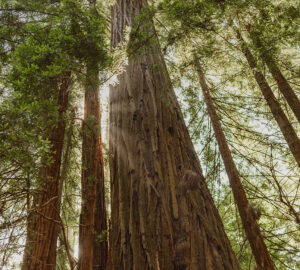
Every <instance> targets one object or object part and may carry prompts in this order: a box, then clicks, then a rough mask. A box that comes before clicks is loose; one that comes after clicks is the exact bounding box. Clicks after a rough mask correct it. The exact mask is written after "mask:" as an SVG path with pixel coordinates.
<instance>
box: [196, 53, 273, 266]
mask: <svg viewBox="0 0 300 270" xmlns="http://www.w3.org/2000/svg"><path fill="white" fill-rule="evenodd" d="M195 66H196V69H197V72H198V76H199V81H200V84H201V88H202V92H203V96H204V101H205V104H206V107H207V110H208V114H209V117H210V119H211V123H212V125H213V129H214V133H215V136H216V140H217V142H218V146H219V150H220V153H221V156H222V159H223V162H224V165H225V169H226V172H227V175H228V178H229V181H230V186H231V188H232V192H233V196H234V200H235V202H236V204H237V207H238V210H239V214H240V216H241V219H242V223H243V227H244V229H245V232H246V235H247V238H248V241H249V243H250V246H251V249H252V253H253V255H254V257H255V261H256V265H257V266H258V268H259V269H261V270H263V269H266V270H267V269H270V270H273V269H275V268H274V264H273V261H272V260H271V257H270V254H269V252H268V249H267V247H266V245H265V243H264V240H263V236H262V234H261V232H260V229H259V226H258V224H257V222H256V219H255V213H254V211H253V208H252V206H251V204H250V203H249V202H248V199H247V196H246V193H245V190H244V187H243V184H242V182H241V179H240V175H239V172H238V170H237V168H236V166H235V163H234V161H233V158H232V156H231V152H230V149H229V146H228V144H227V141H226V138H225V135H224V133H223V129H222V126H221V123H220V120H219V117H218V115H217V112H216V109H215V106H214V101H213V99H212V97H211V95H210V89H209V87H208V85H207V83H206V80H205V76H204V74H203V72H202V70H201V66H200V63H199V60H198V59H197V58H195Z"/></svg>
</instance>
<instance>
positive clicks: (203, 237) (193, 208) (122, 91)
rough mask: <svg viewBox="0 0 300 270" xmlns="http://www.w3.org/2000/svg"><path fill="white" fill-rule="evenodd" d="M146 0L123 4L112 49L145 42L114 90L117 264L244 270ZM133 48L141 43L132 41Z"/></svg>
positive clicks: (116, 13)
mask: <svg viewBox="0 0 300 270" xmlns="http://www.w3.org/2000/svg"><path fill="white" fill-rule="evenodd" d="M145 6H146V1H144V0H135V1H129V0H117V1H116V4H115V5H114V7H113V13H112V42H113V45H114V46H117V45H118V43H119V42H120V41H122V40H123V31H124V29H125V27H126V26H128V25H129V26H130V25H131V26H133V32H132V35H131V36H132V37H133V36H142V35H147V37H146V38H145V39H144V40H143V41H142V42H140V44H143V45H144V46H145V47H143V48H140V49H141V53H140V54H135V55H134V56H130V57H129V59H128V64H127V66H126V67H125V70H124V71H123V73H122V74H120V75H119V76H118V79H119V83H118V85H115V86H111V89H110V168H111V203H112V214H111V220H112V228H111V243H110V244H111V247H112V249H111V250H112V262H113V268H114V269H115V270H121V269H126V270H129V269H130V270H139V269H143V270H147V269H161V270H172V269H178V270H179V269H182V270H183V269H199V266H201V269H204V270H205V269H211V270H212V269H220V270H221V269H231V270H232V269H240V267H239V265H238V262H237V260H236V257H235V255H234V253H233V251H232V248H231V246H230V243H229V241H228V239H227V236H226V234H225V231H224V227H223V224H222V221H221V218H220V216H219V214H218V211H217V209H216V207H215V206H214V202H213V200H212V197H211V195H210V193H209V190H208V189H207V186H206V183H205V179H204V178H203V176H202V170H201V167H200V163H199V160H198V157H197V155H196V153H195V151H194V148H193V144H192V142H191V139H190V137H189V135H188V132H187V128H186V126H185V123H184V119H183V116H182V114H181V111H180V107H179V104H178V102H177V100H176V96H175V93H174V90H173V88H172V86H171V82H170V78H169V75H168V72H167V69H166V66H165V63H164V60H163V58H162V55H161V53H160V47H159V44H158V40H157V37H156V34H155V30H154V28H153V25H152V21H151V19H149V18H146V17H147V16H146V17H145V18H142V19H141V20H140V21H139V22H137V23H135V24H134V23H133V20H134V18H135V17H136V15H137V14H139V13H140V11H141V9H142V8H143V7H145ZM132 41H133V43H134V42H136V41H137V40H132Z"/></svg>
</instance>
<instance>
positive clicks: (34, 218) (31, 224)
mask: <svg viewBox="0 0 300 270" xmlns="http://www.w3.org/2000/svg"><path fill="white" fill-rule="evenodd" d="M70 84H71V74H70V72H68V73H66V74H65V76H64V77H63V78H62V79H61V84H60V89H59V95H58V101H57V104H58V108H59V116H58V123H57V127H55V128H53V130H52V132H51V135H50V137H49V140H50V143H51V145H52V148H51V158H52V160H53V163H51V165H49V166H47V167H45V168H44V169H43V170H42V172H41V179H42V183H41V185H42V186H41V189H40V190H38V191H37V192H36V194H35V195H34V198H33V203H32V206H31V212H30V213H29V217H28V227H27V238H26V245H25V251H24V259H23V265H22V270H33V269H39V270H44V269H45V270H52V269H55V265H56V245H57V233H56V232H57V229H58V228H57V227H58V226H60V220H59V206H60V195H59V179H60V177H59V173H60V165H61V156H62V149H63V140H64V134H65V125H66V122H65V119H64V113H65V112H66V111H67V107H68V96H69V87H70Z"/></svg>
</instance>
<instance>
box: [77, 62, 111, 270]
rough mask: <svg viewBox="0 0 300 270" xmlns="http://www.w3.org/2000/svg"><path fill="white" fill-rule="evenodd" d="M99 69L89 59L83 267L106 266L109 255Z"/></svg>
mask: <svg viewBox="0 0 300 270" xmlns="http://www.w3.org/2000/svg"><path fill="white" fill-rule="evenodd" d="M98 70H99V69H98V64H97V62H96V61H90V62H89V63H88V65H87V79H86V89H85V100H84V122H83V141H82V205H81V214H80V227H79V262H78V269H80V270H91V269H105V267H106V259H107V258H106V257H107V242H106V239H105V237H102V238H101V234H103V233H104V234H105V231H106V230H107V227H106V210H105V202H104V199H105V197H104V174H103V157H102V142H101V133H100V125H101V122H100V119H101V118H100V100H99V78H98V76H99V71H98ZM95 256H99V257H98V258H96V257H95ZM95 264H97V265H95ZM93 265H94V266H93Z"/></svg>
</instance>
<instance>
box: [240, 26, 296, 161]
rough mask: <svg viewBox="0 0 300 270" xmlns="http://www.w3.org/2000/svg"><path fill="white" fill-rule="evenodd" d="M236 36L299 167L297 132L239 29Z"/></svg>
mask: <svg viewBox="0 0 300 270" xmlns="http://www.w3.org/2000/svg"><path fill="white" fill-rule="evenodd" d="M237 38H238V39H239V40H240V41H241V50H242V52H243V54H244V55H245V58H246V59H247V62H248V64H249V67H250V68H251V70H252V73H253V75H254V78H255V80H256V82H257V84H258V86H259V89H260V90H261V93H262V94H263V96H264V98H265V100H266V102H267V104H268V106H269V108H270V111H271V112H272V115H273V117H274V119H275V120H276V122H277V124H278V126H279V128H280V130H281V132H282V134H283V136H284V138H285V140H286V142H287V144H288V146H289V148H290V150H291V152H292V154H293V156H294V158H295V160H296V162H297V164H298V166H299V167H300V139H299V138H298V136H297V133H296V132H295V130H294V128H293V126H292V125H291V123H290V121H289V119H288V118H287V116H286V115H285V113H284V111H283V110H282V108H281V106H280V103H279V102H278V100H277V99H276V97H275V95H274V93H273V91H272V89H271V87H270V86H269V84H268V82H267V80H266V78H265V76H264V75H263V73H262V72H261V71H259V67H258V65H257V62H256V59H255V57H254V56H253V54H252V53H251V51H250V49H249V48H248V46H247V44H246V43H245V41H244V39H243V37H242V35H241V33H240V32H239V30H237Z"/></svg>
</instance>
